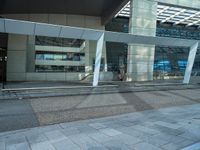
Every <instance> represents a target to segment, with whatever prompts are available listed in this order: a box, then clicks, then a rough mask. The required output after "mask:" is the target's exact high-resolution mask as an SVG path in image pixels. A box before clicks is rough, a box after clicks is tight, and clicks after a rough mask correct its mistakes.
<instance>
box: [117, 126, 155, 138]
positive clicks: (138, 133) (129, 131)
mask: <svg viewBox="0 0 200 150" xmlns="http://www.w3.org/2000/svg"><path fill="white" fill-rule="evenodd" d="M118 131H120V132H122V133H125V134H128V135H131V136H133V137H137V138H145V137H148V136H152V135H151V134H149V133H145V132H143V131H138V130H135V129H134V127H123V128H119V129H118Z"/></svg>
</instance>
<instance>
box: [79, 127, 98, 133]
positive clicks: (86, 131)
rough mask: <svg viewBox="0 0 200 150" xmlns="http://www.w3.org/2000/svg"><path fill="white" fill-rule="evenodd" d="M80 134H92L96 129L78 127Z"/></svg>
mask: <svg viewBox="0 0 200 150" xmlns="http://www.w3.org/2000/svg"><path fill="white" fill-rule="evenodd" d="M77 129H78V130H79V131H80V133H87V134H88V133H94V132H97V129H95V128H93V127H90V126H83V127H81V126H80V127H78V128H77Z"/></svg>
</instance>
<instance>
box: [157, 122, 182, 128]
mask: <svg viewBox="0 0 200 150" xmlns="http://www.w3.org/2000/svg"><path fill="white" fill-rule="evenodd" d="M155 124H158V125H161V126H165V127H168V128H172V129H178V128H181V127H182V125H180V124H172V123H169V122H164V121H156V122H155Z"/></svg>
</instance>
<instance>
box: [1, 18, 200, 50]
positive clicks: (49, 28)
mask: <svg viewBox="0 0 200 150" xmlns="http://www.w3.org/2000/svg"><path fill="white" fill-rule="evenodd" d="M0 32H2V33H13V34H23V35H34V36H35V35H39V36H49V37H60V38H74V39H83V40H98V39H99V38H100V37H101V35H102V34H103V33H104V35H105V38H104V40H105V41H108V42H119V43H135V44H150V45H162V46H179V47H191V46H193V45H194V44H195V43H198V42H199V41H197V40H187V39H177V38H167V37H151V36H141V35H133V34H127V33H120V32H110V31H104V30H93V29H87V28H77V27H70V26H62V25H52V24H46V23H37V22H29V21H19V20H13V19H3V18H0Z"/></svg>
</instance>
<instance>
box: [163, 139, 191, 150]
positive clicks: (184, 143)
mask: <svg viewBox="0 0 200 150" xmlns="http://www.w3.org/2000/svg"><path fill="white" fill-rule="evenodd" d="M194 143H195V142H194V141H191V140H184V141H182V142H179V143H169V144H166V145H163V146H162V148H163V149H165V150H169V149H170V150H178V149H181V148H185V147H188V146H190V145H192V144H194Z"/></svg>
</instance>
